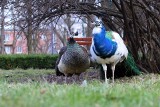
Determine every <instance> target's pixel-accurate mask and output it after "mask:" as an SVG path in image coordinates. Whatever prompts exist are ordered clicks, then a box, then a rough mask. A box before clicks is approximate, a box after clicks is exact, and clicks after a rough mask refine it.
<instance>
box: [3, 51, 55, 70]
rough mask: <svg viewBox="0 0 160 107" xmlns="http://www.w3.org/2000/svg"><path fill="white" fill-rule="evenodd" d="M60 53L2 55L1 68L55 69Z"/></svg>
mask: <svg viewBox="0 0 160 107" xmlns="http://www.w3.org/2000/svg"><path fill="white" fill-rule="evenodd" d="M57 57H58V55H46V54H34V55H24V54H18V55H0V68H1V69H15V68H21V69H28V68H34V69H35V68H37V69H53V68H54V67H55V62H56V60H57Z"/></svg>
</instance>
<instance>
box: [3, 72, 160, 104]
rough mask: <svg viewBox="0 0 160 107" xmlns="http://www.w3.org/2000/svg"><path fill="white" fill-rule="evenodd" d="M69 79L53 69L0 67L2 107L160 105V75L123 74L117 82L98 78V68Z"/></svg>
mask: <svg viewBox="0 0 160 107" xmlns="http://www.w3.org/2000/svg"><path fill="white" fill-rule="evenodd" d="M83 75H84V74H82V75H81V76H80V79H79V80H76V79H75V78H76V76H73V77H71V78H68V79H67V84H66V83H65V81H64V80H65V78H64V77H57V76H55V72H54V70H45V69H44V70H39V69H28V70H22V69H15V70H0V107H160V103H159V100H160V95H159V92H160V75H158V74H141V75H139V76H132V77H123V78H119V79H116V80H115V83H114V84H112V83H110V82H109V84H105V83H104V82H102V81H100V80H99V75H98V72H96V70H94V69H92V70H89V71H88V75H89V76H88V85H87V86H85V87H84V86H82V85H81V82H82V81H83V79H84V77H83Z"/></svg>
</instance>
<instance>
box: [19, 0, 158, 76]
mask: <svg viewBox="0 0 160 107" xmlns="http://www.w3.org/2000/svg"><path fill="white" fill-rule="evenodd" d="M17 1H22V3H19V5H22V4H24V5H23V6H19V8H20V9H19V10H21V15H20V16H21V17H22V16H23V17H24V16H25V17H26V18H19V19H20V20H19V22H20V23H19V24H21V25H25V27H23V28H24V29H25V28H27V29H28V30H27V31H28V32H30V33H29V34H28V35H30V34H31V32H32V31H31V29H32V30H33V29H34V28H36V27H39V26H40V25H41V24H43V23H48V22H50V23H52V22H55V23H56V21H58V20H59V19H60V18H61V17H62V16H63V15H66V14H75V15H79V16H82V17H84V15H85V16H86V17H88V19H89V18H90V15H94V16H97V17H101V18H102V20H103V22H104V24H105V26H106V27H107V29H108V30H113V31H116V32H118V33H121V34H122V35H123V38H124V39H125V42H126V44H127V46H128V49H129V52H130V53H131V54H132V55H133V57H134V59H135V61H136V63H137V65H138V66H139V68H141V70H143V71H144V72H145V71H147V72H157V73H160V62H159V60H160V38H159V35H160V32H159V31H160V8H159V7H160V4H159V0H40V1H37V0H17ZM19 12H20V11H19ZM22 13H23V14H22ZM90 21H94V20H92V18H91V20H90ZM55 27H56V26H55ZM55 29H56V31H57V30H58V29H57V28H55ZM27 38H28V40H31V38H29V37H28V36H27ZM28 44H30V42H29V43H28ZM28 47H29V45H28ZM29 49H30V48H29Z"/></svg>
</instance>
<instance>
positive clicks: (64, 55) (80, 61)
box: [56, 36, 90, 77]
mask: <svg viewBox="0 0 160 107" xmlns="http://www.w3.org/2000/svg"><path fill="white" fill-rule="evenodd" d="M89 66H90V58H89V55H88V52H87V50H86V49H85V48H84V47H82V46H80V45H79V44H78V43H77V42H76V41H75V40H74V38H73V36H70V37H69V39H68V42H67V46H65V47H63V48H61V50H60V52H59V58H58V59H57V62H56V75H57V76H60V75H64V76H65V77H67V76H72V75H73V74H75V75H80V74H81V73H82V72H85V71H86V70H87V69H88V68H89Z"/></svg>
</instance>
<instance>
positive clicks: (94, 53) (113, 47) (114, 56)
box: [90, 21, 128, 83]
mask: <svg viewBox="0 0 160 107" xmlns="http://www.w3.org/2000/svg"><path fill="white" fill-rule="evenodd" d="M92 35H93V38H92V44H91V47H90V54H91V60H92V61H94V62H97V63H98V64H101V65H102V67H103V70H104V74H105V82H107V65H106V64H110V65H111V70H112V82H113V83H114V72H115V66H116V64H117V63H119V62H122V61H123V60H124V59H126V58H127V56H128V49H127V47H126V46H125V44H124V41H123V40H122V38H121V37H120V35H119V34H118V33H116V32H113V31H110V32H107V31H106V28H105V27H104V25H103V23H102V21H96V23H95V27H94V28H93V31H92Z"/></svg>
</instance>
